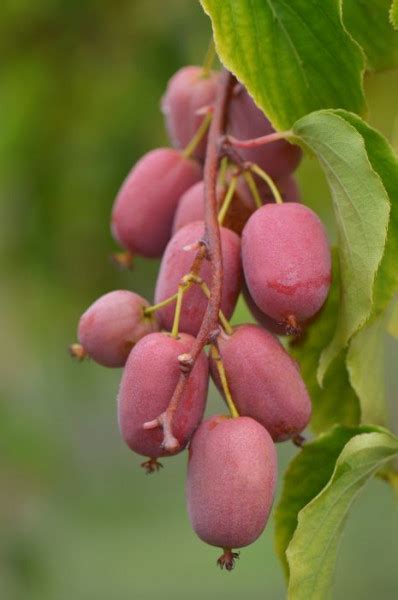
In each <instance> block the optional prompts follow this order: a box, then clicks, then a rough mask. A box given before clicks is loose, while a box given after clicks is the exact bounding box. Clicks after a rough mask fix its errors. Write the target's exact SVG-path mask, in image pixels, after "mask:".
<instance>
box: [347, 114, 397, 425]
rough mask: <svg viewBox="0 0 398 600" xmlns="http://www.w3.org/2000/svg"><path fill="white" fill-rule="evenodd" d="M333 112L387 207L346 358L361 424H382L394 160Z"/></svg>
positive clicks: (375, 137)
mask: <svg viewBox="0 0 398 600" xmlns="http://www.w3.org/2000/svg"><path fill="white" fill-rule="evenodd" d="M336 112H337V113H338V114H339V116H341V117H342V118H344V119H345V120H346V121H347V122H349V123H350V124H351V125H352V126H353V127H355V128H356V130H357V131H358V133H359V134H360V135H361V136H362V138H363V140H364V143H365V148H366V152H367V155H368V158H369V161H370V163H371V165H372V168H373V170H374V171H375V172H376V173H377V174H378V175H379V177H380V179H381V180H382V182H383V185H384V187H385V189H386V191H387V193H388V196H389V198H390V203H391V211H390V221H389V225H388V232H387V240H386V246H385V250H384V255H383V258H382V261H381V263H380V267H379V269H378V271H377V275H376V280H375V285H374V294H373V305H372V311H371V315H370V318H369V321H368V322H367V323H366V324H365V326H364V327H363V328H362V329H361V330H360V331H359V332H358V333H356V334H355V335H354V337H353V339H352V341H351V343H350V348H349V350H348V355H347V368H348V371H349V374H350V381H351V385H352V386H353V388H354V389H355V391H356V394H357V396H358V398H359V400H360V404H361V420H362V422H364V423H378V424H385V423H386V420H387V409H386V401H385V383H384V377H385V375H384V364H383V348H384V344H383V335H384V329H385V320H386V319H385V317H384V314H385V312H386V310H387V308H388V307H389V305H390V303H391V301H392V299H393V298H394V296H395V295H396V293H397V292H398V269H397V256H398V160H397V157H396V155H395V154H394V151H393V149H392V148H391V146H390V145H389V144H388V142H387V141H386V140H385V139H384V138H383V136H382V135H381V134H380V133H378V132H377V131H375V130H374V129H372V128H371V127H369V125H367V124H366V123H364V122H363V121H362V120H361V119H359V118H358V117H357V116H356V115H353V114H351V113H347V112H345V111H336Z"/></svg>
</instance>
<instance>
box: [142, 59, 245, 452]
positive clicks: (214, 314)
mask: <svg viewBox="0 0 398 600" xmlns="http://www.w3.org/2000/svg"><path fill="white" fill-rule="evenodd" d="M233 82H234V78H233V76H232V75H231V73H229V71H226V70H224V71H223V73H222V74H221V78H220V87H219V92H218V94H217V98H216V103H215V106H214V111H213V117H212V120H211V125H210V129H209V135H208V141H207V152H206V162H205V167H204V184H205V185H204V187H205V232H204V239H203V242H204V244H205V247H206V258H207V259H208V260H209V261H210V266H211V284H210V298H209V302H208V304H207V308H206V312H205V315H204V318H203V321H202V324H201V327H200V330H199V333H198V335H197V337H196V339H195V343H194V344H193V346H192V349H191V352H190V353H189V354H183V355H181V356H179V357H178V359H179V361H180V366H181V374H180V377H179V380H178V383H177V386H176V388H175V390H174V393H173V396H172V398H171V400H170V403H169V406H168V407H167V409H166V411H165V412H163V413H162V414H161V415H159V417H158V418H157V419H155V420H154V421H150V422H149V423H145V424H144V429H153V428H155V427H159V426H160V427H162V428H163V448H164V449H165V450H166V451H168V452H170V453H174V452H177V450H178V449H179V447H180V444H179V442H178V440H177V439H176V438H175V437H174V435H173V430H172V423H173V417H174V413H175V411H176V410H177V408H178V405H179V402H180V400H181V397H182V395H183V393H184V390H185V387H186V384H187V381H188V378H189V376H190V373H191V371H192V369H193V367H194V365H195V362H196V360H197V358H198V356H199V355H200V353H201V352H202V350H203V348H204V347H205V346H206V344H207V343H208V342H209V341H211V340H212V339H214V336H215V335H216V334H217V333H218V330H219V326H218V314H219V310H220V305H221V293H222V284H223V265H222V255H221V239H220V228H219V223H218V205H217V189H216V188H217V172H218V166H219V160H220V155H219V146H220V139H221V137H222V135H223V133H224V131H225V124H226V116H227V108H228V103H229V99H230V97H231V92H232V86H233ZM197 258H198V257H197ZM200 260H201V259H199V260H198V261H197V262H199V261H200Z"/></svg>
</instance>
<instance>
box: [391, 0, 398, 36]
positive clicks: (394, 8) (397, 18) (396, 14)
mask: <svg viewBox="0 0 398 600" xmlns="http://www.w3.org/2000/svg"><path fill="white" fill-rule="evenodd" d="M390 21H391V25H392V26H393V27H394V29H398V0H393V3H392V4H391V8H390Z"/></svg>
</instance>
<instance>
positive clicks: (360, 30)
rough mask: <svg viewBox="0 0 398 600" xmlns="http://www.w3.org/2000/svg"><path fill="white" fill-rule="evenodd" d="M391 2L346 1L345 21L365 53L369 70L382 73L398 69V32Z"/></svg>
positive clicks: (386, 0) (373, 0) (381, 0)
mask: <svg viewBox="0 0 398 600" xmlns="http://www.w3.org/2000/svg"><path fill="white" fill-rule="evenodd" d="M390 4H391V0H371V1H369V0H344V2H343V21H344V24H345V26H346V27H347V29H348V31H349V32H350V33H351V35H352V36H353V38H354V39H355V40H356V41H357V42H358V43H359V45H360V46H361V47H362V49H363V50H364V52H365V55H366V59H367V67H368V68H369V69H371V70H375V71H379V70H383V69H393V68H395V67H397V66H398V33H397V32H395V31H394V30H393V28H392V27H391V22H390V21H389V11H390Z"/></svg>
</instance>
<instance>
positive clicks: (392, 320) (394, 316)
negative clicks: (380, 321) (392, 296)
mask: <svg viewBox="0 0 398 600" xmlns="http://www.w3.org/2000/svg"><path fill="white" fill-rule="evenodd" d="M387 331H388V333H389V334H390V335H392V336H393V337H395V338H396V339H397V340H398V301H395V302H394V304H393V306H392V308H391V314H390V316H389V319H388V325H387Z"/></svg>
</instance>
